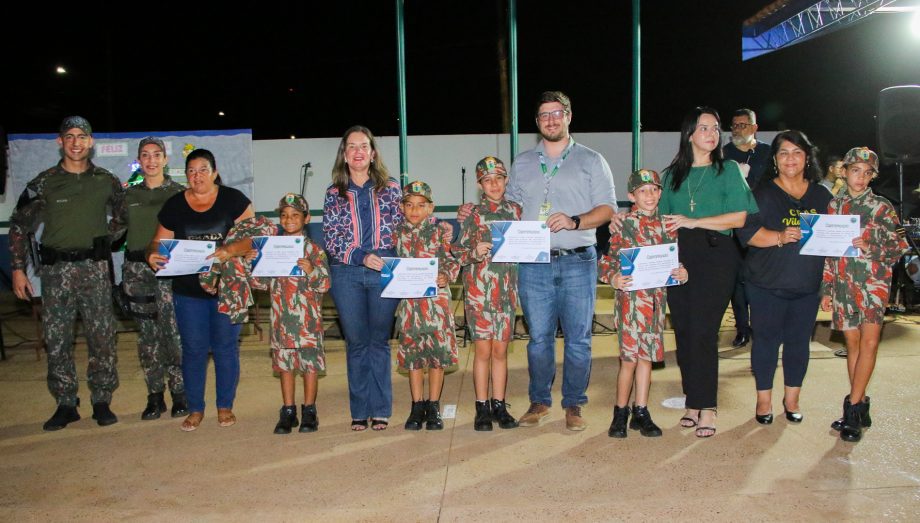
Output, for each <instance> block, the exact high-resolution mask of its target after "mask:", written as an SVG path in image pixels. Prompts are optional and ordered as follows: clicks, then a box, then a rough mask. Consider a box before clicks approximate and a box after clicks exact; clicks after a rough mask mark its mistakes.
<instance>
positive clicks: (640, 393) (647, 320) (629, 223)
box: [597, 169, 687, 438]
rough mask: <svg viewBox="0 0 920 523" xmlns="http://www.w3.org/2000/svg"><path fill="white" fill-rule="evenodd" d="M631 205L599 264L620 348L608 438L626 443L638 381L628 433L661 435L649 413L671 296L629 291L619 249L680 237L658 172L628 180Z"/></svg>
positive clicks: (681, 273) (682, 273)
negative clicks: (663, 205) (662, 210)
mask: <svg viewBox="0 0 920 523" xmlns="http://www.w3.org/2000/svg"><path fill="white" fill-rule="evenodd" d="M628 190H629V201H631V202H633V204H634V206H633V209H632V211H631V212H630V213H629V214H627V215H626V216H624V217H623V220H622V222H621V223H620V224H619V225H617V224H616V222H615V221H614V222H611V223H610V250H609V251H608V253H607V254H605V255H604V256H602V257H601V259H600V260H598V270H597V273H598V278H599V279H600V280H601V281H603V282H604V283H609V284H610V285H611V286H612V287H613V288H614V289H617V292H616V308H615V316H616V326H617V337H618V339H619V346H620V371H619V373H618V374H617V398H616V404H615V405H614V408H613V422H612V423H611V424H610V430H608V432H607V435H609V436H610V437H612V438H625V437H626V425H627V422H628V421H629V412H630V411H629V396H630V393H631V391H632V389H633V382H634V381H635V389H636V401H635V403H633V407H632V421H630V422H629V428H631V429H633V430H639V431H640V433H641V434H642V435H643V436H648V437H657V436H661V429H660V428H659V427H658V426H657V425H655V422H654V421H652V416H651V414H650V413H649V411H648V393H649V387H650V386H651V381H652V362H654V361H662V360H663V359H664V341H663V335H664V325H665V308H666V306H667V301H666V299H667V296H666V291H665V288H664V287H658V288H654V289H643V290H638V291H629V286H630V283H631V282H632V277H630V276H624V275H622V274H621V273H620V250H621V249H628V248H631V247H644V246H649V245H660V244H662V243H672V242H675V241H677V233H676V232H668V231H667V229H665V226H664V221H663V220H662V218H661V215H659V214H658V200H659V199H660V198H661V179H660V178H659V176H658V173H656V172H655V171H650V170H647V169H640V170H638V171H635V172H634V173H632V174H631V175H630V176H629V184H628ZM671 276H673V277H674V278H675V279H677V280H678V281H679V282H681V283H684V282H686V281H687V269H685V268H684V267H683V266H682V265H681V266H680V267H678V268H677V269H674V270H673V271H672V272H671Z"/></svg>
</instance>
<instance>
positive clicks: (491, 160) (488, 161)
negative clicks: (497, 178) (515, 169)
mask: <svg viewBox="0 0 920 523" xmlns="http://www.w3.org/2000/svg"><path fill="white" fill-rule="evenodd" d="M487 174H498V175H501V176H508V171H506V170H505V164H504V163H502V161H501V160H499V159H498V158H496V157H494V156H486V157H485V158H483V159H482V160H479V163H477V164H476V181H477V182H478V181H479V179H480V178H482V177H483V176H486V175H487Z"/></svg>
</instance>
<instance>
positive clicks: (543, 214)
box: [537, 202, 553, 222]
mask: <svg viewBox="0 0 920 523" xmlns="http://www.w3.org/2000/svg"><path fill="white" fill-rule="evenodd" d="M552 208H553V206H552V205H550V203H549V202H543V203H542V204H541V205H540V214H539V216H537V220H539V221H541V222H545V221H546V220H548V219H549V211H550V210H551V209H552Z"/></svg>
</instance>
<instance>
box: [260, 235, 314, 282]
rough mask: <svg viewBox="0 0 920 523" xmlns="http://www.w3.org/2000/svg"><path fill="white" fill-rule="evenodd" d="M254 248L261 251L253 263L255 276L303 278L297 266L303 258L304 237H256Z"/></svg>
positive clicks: (301, 271)
mask: <svg viewBox="0 0 920 523" xmlns="http://www.w3.org/2000/svg"><path fill="white" fill-rule="evenodd" d="M252 246H253V247H255V249H256V250H257V251H259V254H258V255H257V256H256V259H255V260H253V261H252V275H253V276H263V277H268V278H276V277H279V276H303V270H301V268H300V267H298V266H297V260H299V259H301V258H303V236H256V237H254V238H253V239H252Z"/></svg>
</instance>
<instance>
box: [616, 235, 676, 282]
mask: <svg viewBox="0 0 920 523" xmlns="http://www.w3.org/2000/svg"><path fill="white" fill-rule="evenodd" d="M679 266H680V262H678V261H677V244H676V243H663V244H661V245H649V246H648V247H633V248H631V249H621V250H620V274H622V275H623V276H632V283H631V284H630V285H629V290H630V291H638V290H641V289H652V288H655V287H669V286H671V285H679V284H680V282H679V281H677V280H676V279H675V278H674V277H673V276H671V271H673V270H674V269H676V268H677V267H679Z"/></svg>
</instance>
